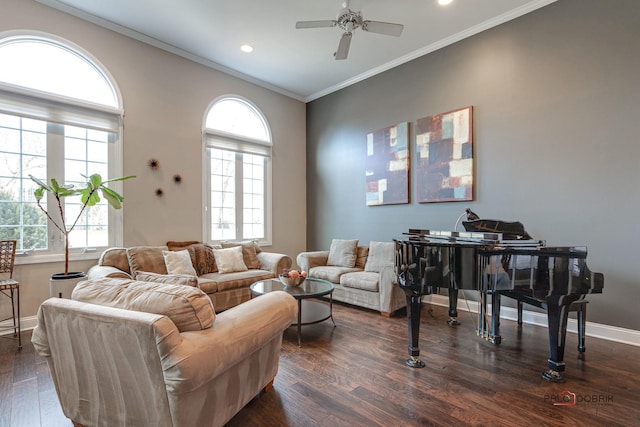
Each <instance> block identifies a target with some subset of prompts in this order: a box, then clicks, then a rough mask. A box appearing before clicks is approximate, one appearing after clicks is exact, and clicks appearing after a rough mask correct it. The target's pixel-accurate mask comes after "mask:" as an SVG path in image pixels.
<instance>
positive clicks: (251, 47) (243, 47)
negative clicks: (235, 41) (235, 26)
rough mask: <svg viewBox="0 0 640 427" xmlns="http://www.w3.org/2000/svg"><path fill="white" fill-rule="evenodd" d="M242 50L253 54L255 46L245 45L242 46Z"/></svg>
mask: <svg viewBox="0 0 640 427" xmlns="http://www.w3.org/2000/svg"><path fill="white" fill-rule="evenodd" d="M240 50H241V51H243V52H244V53H251V52H253V46H249V45H248V44H243V45H242V46H240Z"/></svg>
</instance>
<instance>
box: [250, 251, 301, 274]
mask: <svg viewBox="0 0 640 427" xmlns="http://www.w3.org/2000/svg"><path fill="white" fill-rule="evenodd" d="M256 256H257V257H258V261H260V267H261V268H262V269H263V270H267V271H270V272H272V273H273V274H274V276H277V275H278V274H280V273H281V272H282V270H284V269H287V268H291V264H293V261H292V260H291V257H289V256H288V255H285V254H279V253H275V252H265V251H262V252H259V253H257V254H256Z"/></svg>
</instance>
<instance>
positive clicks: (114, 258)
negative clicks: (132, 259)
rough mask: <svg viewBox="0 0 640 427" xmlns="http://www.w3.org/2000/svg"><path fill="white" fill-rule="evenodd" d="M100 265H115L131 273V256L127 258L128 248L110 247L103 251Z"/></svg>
mask: <svg viewBox="0 0 640 427" xmlns="http://www.w3.org/2000/svg"><path fill="white" fill-rule="evenodd" d="M98 265H102V266H105V267H115V268H117V269H118V270H122V271H124V272H125V273H131V270H130V269H129V258H127V249H126V248H109V249H107V250H106V251H104V252H102V255H100V259H99V260H98Z"/></svg>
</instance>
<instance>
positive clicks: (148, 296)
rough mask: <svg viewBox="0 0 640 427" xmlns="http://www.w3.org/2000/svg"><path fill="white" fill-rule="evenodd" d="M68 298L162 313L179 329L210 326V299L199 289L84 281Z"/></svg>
mask: <svg viewBox="0 0 640 427" xmlns="http://www.w3.org/2000/svg"><path fill="white" fill-rule="evenodd" d="M71 299H74V300H77V301H82V302H87V303H91V304H98V305H105V306H109V307H116V308H123V309H126V310H135V311H144V312H147V313H155V314H162V315H165V316H167V317H169V318H170V319H171V321H172V322H173V323H174V324H175V325H176V327H177V328H178V330H179V331H180V332H185V331H199V330H202V329H207V328H210V327H211V326H213V322H214V320H215V316H216V315H215V311H214V309H213V304H212V303H211V299H209V297H208V296H207V295H206V294H205V293H204V292H202V291H201V290H200V289H198V288H193V287H189V286H181V285H170V284H165V283H153V282H139V281H135V280H126V279H98V280H86V281H83V282H80V283H78V284H77V285H76V287H75V289H74V290H73V292H72V294H71Z"/></svg>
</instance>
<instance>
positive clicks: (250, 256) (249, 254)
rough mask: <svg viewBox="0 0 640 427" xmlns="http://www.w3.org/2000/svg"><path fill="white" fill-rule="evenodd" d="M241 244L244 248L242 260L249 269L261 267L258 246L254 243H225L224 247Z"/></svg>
mask: <svg viewBox="0 0 640 427" xmlns="http://www.w3.org/2000/svg"><path fill="white" fill-rule="evenodd" d="M236 246H240V247H241V248H242V260H243V261H244V264H245V265H246V266H247V268H249V269H254V268H260V261H259V260H258V256H257V252H256V246H255V245H254V244H253V243H239V242H238V243H223V244H222V247H223V248H225V249H227V248H233V247H236Z"/></svg>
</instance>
